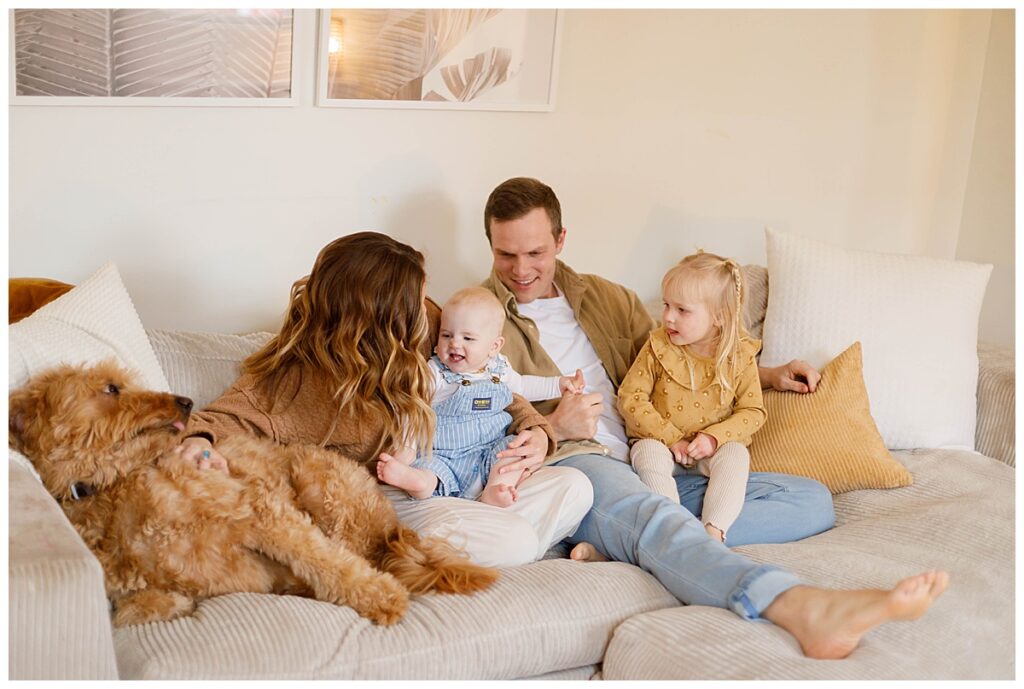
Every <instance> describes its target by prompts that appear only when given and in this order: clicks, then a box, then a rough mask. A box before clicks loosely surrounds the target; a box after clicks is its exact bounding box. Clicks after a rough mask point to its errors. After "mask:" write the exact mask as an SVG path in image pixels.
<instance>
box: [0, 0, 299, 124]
mask: <svg viewBox="0 0 1024 689" xmlns="http://www.w3.org/2000/svg"><path fill="white" fill-rule="evenodd" d="M89 11H92V12H111V13H114V12H132V11H139V12H143V11H149V12H165V13H170V12H227V11H228V10H123V9H110V10H82V9H66V10H41V9H26V10H9V15H8V20H9V25H10V26H9V31H10V36H9V38H10V40H9V46H10V53H9V61H8V64H9V79H8V83H9V84H10V91H9V99H10V100H9V102H10V104H11V105H13V106H26V105H27V106H39V105H45V106H107V107H109V106H115V107H140V106H161V107H223V106H229V107H235V106H242V107H253V106H261V107H291V106H295V105H297V104H298V102H299V83H298V82H299V79H298V78H297V75H298V74H300V73H301V70H297V69H296V64H295V58H296V43H297V42H299V41H298V39H299V38H300V35H301V32H302V30H303V25H305V29H306V30H312V27H309V26H308V24H309V22H308V21H303V19H302V16H301V15H302V14H303V13H302V12H297V11H295V10H291V9H288V10H271V9H264V8H260V9H253V10H230V11H231V12H236V13H238V14H239V15H240V16H246V15H245V14H243V13H247V12H248V13H257V16H259V13H264V14H266V13H269V12H281V13H287V18H288V20H289V21H290V34H289V35H288V36H287V43H288V45H287V46H283V45H280V44H275V45H276V47H275V55H274V57H273V59H274V60H275V62H274V67H273V68H272V69H274V71H273V73H270V72H268V73H267V78H268V81H269V80H274V82H275V83H276V84H277V85H278V86H277V88H278V89H280V88H283V86H282V85H284V84H287V92H288V93H287V95H281V96H276V97H270V96H262V97H261V96H177V95H163V96H135V95H116V96H103V95H74V96H69V95H26V93H23V92H22V93H19V88H20V87H23V86H24V84H19V74H23V73H24V69H22V70H19V67H22V68H24V67H25V65H26V62H25V60H24V53H22V57H23V59H22V61H21V63H20V64H19V46H18V44H17V43H18V41H17V31H18V25H17V20H18V18H19V17H18V13H20V12H30V13H36V14H38V13H46V12H55V13H60V12H63V13H73V12H79V13H81V12H89ZM108 49H109V48H108ZM69 52H70V53H72V55H71V57H70V58H69V59H68V60H67V63H69V64H68V65H67V67H66V69H67V70H72V69H74V67H73V63H74V61H75V59H76V56H74V55H73V53H74V50H71V51H69ZM107 57H108V59H113V58H111V57H110V56H109V55H108V56H107ZM285 58H286V59H287V67H286V70H287V71H286V73H285V72H283V71H282V70H283V68H282V64H283V61H284V59H285ZM59 69H60V66H59V65H58V66H57V67H55V68H53V69H52V70H51V71H52V72H53V73H58V72H59ZM112 72H113V70H112ZM114 78H116V77H115V76H112V77H111V80H113V79H114ZM22 90H25V89H22Z"/></svg>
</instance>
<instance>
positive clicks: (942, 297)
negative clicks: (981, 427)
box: [760, 230, 992, 449]
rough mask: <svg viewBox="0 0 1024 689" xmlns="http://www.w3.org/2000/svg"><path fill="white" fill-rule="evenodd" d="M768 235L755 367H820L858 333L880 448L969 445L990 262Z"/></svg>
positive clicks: (775, 234) (856, 338)
mask: <svg viewBox="0 0 1024 689" xmlns="http://www.w3.org/2000/svg"><path fill="white" fill-rule="evenodd" d="M766 235H767V242H768V276H769V277H768V281H769V289H768V312H767V315H766V316H765V323H764V340H763V342H764V349H763V352H762V354H761V362H760V363H761V365H762V366H777V365H779V364H783V363H786V362H788V361H790V360H791V359H805V360H807V361H809V362H810V363H811V364H813V365H814V366H816V367H817V368H819V369H820V368H822V367H823V366H824V365H825V364H826V363H828V362H829V361H830V360H832V359H833V358H834V357H835V356H837V355H838V354H840V353H841V352H842V351H843V350H844V349H846V348H847V347H848V346H849V345H850V343H851V342H855V341H857V340H860V342H861V343H862V346H863V356H864V383H865V385H866V386H867V390H868V397H869V398H870V401H871V414H872V416H873V417H874V419H875V423H876V424H877V425H878V430H879V432H880V433H881V435H882V439H883V440H884V441H885V445H886V447H888V448H889V449H908V448H919V447H920V448H924V447H961V448H970V449H973V448H974V426H975V415H976V404H977V399H976V390H977V381H978V315H979V313H980V312H981V303H982V300H983V299H984V296H985V287H986V285H987V284H988V279H989V274H990V273H991V272H992V266H991V265H980V264H977V263H967V262H964V261H947V260H941V259H934V258H926V257H921V256H906V255H897V254H877V253H869V252H866V251H850V250H846V249H840V248H836V247H832V246H828V245H826V244H821V243H819V242H815V241H812V240H809V239H804V238H802V237H798V236H795V235H791V234H780V233H777V232H773V231H771V230H768V231H767V232H766ZM821 432H822V433H827V432H828V429H825V428H823V429H821Z"/></svg>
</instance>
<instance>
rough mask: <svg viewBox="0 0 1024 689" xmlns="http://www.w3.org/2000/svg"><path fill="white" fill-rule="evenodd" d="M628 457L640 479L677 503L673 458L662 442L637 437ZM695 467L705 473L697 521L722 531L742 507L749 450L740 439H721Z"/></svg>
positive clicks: (738, 513)
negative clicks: (710, 453) (704, 485)
mask: <svg viewBox="0 0 1024 689" xmlns="http://www.w3.org/2000/svg"><path fill="white" fill-rule="evenodd" d="M629 460H630V462H632V464H633V468H634V469H635V470H636V473H637V475H638V476H639V477H640V480H641V481H643V482H644V483H645V484H646V485H647V486H648V487H649V488H650V489H651V490H653V491H654V492H655V493H660V494H662V495H664V496H665V497H667V498H669V499H671V500H673V501H674V502H675V503H676V504H679V490H678V489H677V488H676V482H675V479H674V478H673V471H674V470H675V465H676V462H675V459H674V458H673V457H672V451H671V450H669V449H668V448H667V447H666V446H665V445H664V443H661V442H658V441H657V440H651V439H649V438H645V439H644V440H638V441H637V442H636V443H635V444H634V445H633V447H632V448H631V449H630V451H629ZM696 468H697V471H699V472H700V473H701V474H703V475H704V476H707V477H708V487H707V491H706V492H705V493H704V510H703V514H701V515H700V521H701V523H702V524H705V525H706V524H711V525H712V526H714V527H716V528H717V529H719V530H720V531H721V532H722V534H723V535H725V534H727V533H728V532H729V527H730V526H732V524H733V522H735V521H736V517H738V516H739V515H740V510H741V509H743V501H744V499H745V497H746V494H747V476H748V475H749V474H750V452H748V451H747V448H746V447H744V446H743V445H741V444H740V443H725V444H723V445H719V447H718V451H717V452H715V454H713V455H712V456H710V457H708V458H706V459H701V460H699V461H698V462H697V464H696Z"/></svg>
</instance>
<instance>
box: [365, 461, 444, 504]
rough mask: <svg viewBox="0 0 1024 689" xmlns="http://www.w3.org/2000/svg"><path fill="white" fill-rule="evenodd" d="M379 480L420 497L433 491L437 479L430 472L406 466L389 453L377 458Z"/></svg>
mask: <svg viewBox="0 0 1024 689" xmlns="http://www.w3.org/2000/svg"><path fill="white" fill-rule="evenodd" d="M377 478H379V479H380V480H381V481H383V482H384V483H386V484H388V485H389V486H394V487H395V488H401V489H402V490H404V491H406V492H408V493H410V494H413V495H418V494H421V493H423V492H424V491H427V492H429V491H433V490H434V486H435V484H436V483H437V478H436V477H435V476H434V475H433V474H432V473H430V472H428V471H424V470H422V469H417V468H415V467H411V466H406V465H405V464H402V462H401V461H399V460H398V459H395V458H394V457H392V456H391V455H389V454H388V453H387V452H382V453H381V454H380V456H379V457H378V458H377Z"/></svg>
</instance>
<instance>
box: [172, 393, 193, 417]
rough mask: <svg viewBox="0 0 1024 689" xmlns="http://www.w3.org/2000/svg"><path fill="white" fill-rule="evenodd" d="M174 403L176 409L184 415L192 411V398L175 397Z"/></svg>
mask: <svg viewBox="0 0 1024 689" xmlns="http://www.w3.org/2000/svg"><path fill="white" fill-rule="evenodd" d="M174 403H175V404H176V405H178V409H180V410H181V413H182V414H184V415H185V416H188V415H189V414H190V413H191V412H192V400H190V399H189V398H188V397H175V398H174Z"/></svg>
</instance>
